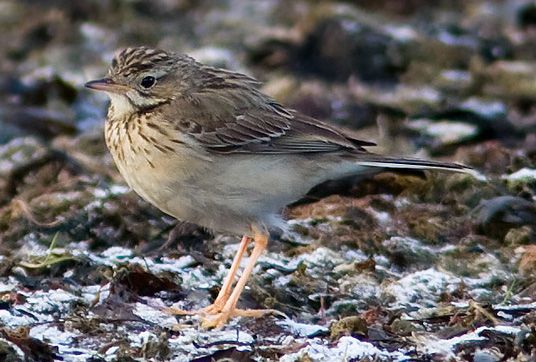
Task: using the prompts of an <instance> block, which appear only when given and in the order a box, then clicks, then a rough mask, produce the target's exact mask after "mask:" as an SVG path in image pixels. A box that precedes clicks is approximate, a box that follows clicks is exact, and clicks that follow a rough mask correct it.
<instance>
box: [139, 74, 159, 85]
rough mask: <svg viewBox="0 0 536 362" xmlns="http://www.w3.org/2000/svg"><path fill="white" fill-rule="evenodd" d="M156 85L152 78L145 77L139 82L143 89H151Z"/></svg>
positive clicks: (154, 79)
mask: <svg viewBox="0 0 536 362" xmlns="http://www.w3.org/2000/svg"><path fill="white" fill-rule="evenodd" d="M155 83H156V78H155V77H153V76H150V75H149V76H147V77H145V78H143V79H142V80H141V83H140V84H141V86H142V87H143V88H151V87H152V86H153V85H154V84H155Z"/></svg>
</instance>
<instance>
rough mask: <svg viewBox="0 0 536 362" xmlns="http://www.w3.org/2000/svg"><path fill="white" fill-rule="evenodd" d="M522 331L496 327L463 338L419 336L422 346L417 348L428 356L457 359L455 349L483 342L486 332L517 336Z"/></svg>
mask: <svg viewBox="0 0 536 362" xmlns="http://www.w3.org/2000/svg"><path fill="white" fill-rule="evenodd" d="M520 330H521V329H519V328H517V327H510V326H496V327H480V328H478V329H476V330H474V331H473V332H470V333H466V334H464V335H462V336H456V337H453V338H450V339H439V338H433V337H432V336H430V335H427V336H419V337H417V338H416V339H417V343H418V344H420V346H418V347H417V350H419V351H421V352H424V353H426V354H437V355H442V356H444V357H445V358H455V355H454V351H453V350H454V348H455V347H456V346H457V345H459V344H462V345H463V344H465V343H470V342H473V341H482V340H485V339H486V337H482V336H480V333H482V332H484V331H497V332H500V333H506V334H511V335H515V334H517V333H519V331H520Z"/></svg>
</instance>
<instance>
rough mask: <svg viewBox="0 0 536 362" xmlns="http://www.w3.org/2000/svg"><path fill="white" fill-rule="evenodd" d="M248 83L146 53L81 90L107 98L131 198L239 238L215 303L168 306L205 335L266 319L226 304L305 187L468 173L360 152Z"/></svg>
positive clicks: (350, 140)
mask: <svg viewBox="0 0 536 362" xmlns="http://www.w3.org/2000/svg"><path fill="white" fill-rule="evenodd" d="M258 86H259V82H257V81H256V80H255V79H253V78H251V77H249V76H247V75H244V74H241V73H237V72H232V71H229V70H225V69H218V68H213V67H210V66H207V65H203V64H201V63H199V62H197V61H195V60H194V59H193V58H191V57H189V56H187V55H183V54H178V53H174V52H169V51H164V50H157V49H151V48H147V47H137V48H127V49H124V50H122V51H120V52H119V53H117V55H116V56H115V57H114V59H113V61H112V65H111V67H110V69H109V71H108V75H107V76H106V77H105V78H103V79H99V80H94V81H91V82H88V83H87V84H86V87H88V88H91V89H95V90H99V91H104V92H106V93H107V94H108V95H109V97H110V99H111V103H110V107H109V109H108V116H107V121H106V124H105V138H106V144H107V146H108V148H109V149H110V152H111V153H112V156H113V159H114V161H115V163H116V165H117V167H118V169H119V171H120V173H121V175H123V177H124V178H125V180H126V182H127V183H128V184H129V186H130V187H131V188H132V189H133V190H134V191H136V192H137V193H138V194H139V195H140V196H141V197H143V198H144V199H145V200H147V201H149V202H150V203H152V204H153V205H155V206H156V207H157V208H159V209H160V210H162V211H163V212H165V213H167V214H169V215H172V216H174V217H175V218H177V219H179V220H183V221H189V222H192V223H196V224H199V225H202V226H205V227H207V228H210V229H213V230H215V231H220V232H226V233H232V234H241V235H243V237H242V242H241V243H240V246H239V249H238V252H237V254H236V256H235V258H234V260H233V262H232V265H231V268H230V270H229V272H228V275H227V277H226V279H225V281H224V283H223V286H222V288H221V290H220V292H219V294H218V296H217V298H216V299H215V301H214V303H213V304H211V305H210V306H208V307H206V308H203V309H200V310H197V311H190V312H186V311H181V310H176V313H177V314H183V313H188V314H195V313H197V314H200V315H201V317H202V318H203V319H202V321H203V322H202V325H203V326H205V327H221V326H223V325H224V324H226V323H227V321H228V320H229V318H231V317H233V316H254V317H257V316H261V315H263V314H265V313H266V312H267V311H269V310H239V309H237V308H236V304H237V301H238V299H239V297H240V294H241V293H242V290H243V289H244V287H245V285H246V282H247V280H248V278H249V277H250V275H251V273H252V271H253V267H254V266H255V263H256V261H257V259H258V258H259V256H260V255H261V254H262V252H263V251H264V250H265V249H266V246H267V243H268V238H269V232H268V230H269V229H270V228H272V227H279V228H284V225H285V223H284V221H283V219H282V217H281V210H282V209H283V208H284V207H285V206H286V205H288V204H289V203H291V202H292V201H295V200H297V199H299V198H300V197H302V196H303V195H305V194H306V193H307V191H309V190H310V189H311V188H312V187H314V186H315V185H317V184H319V183H322V182H324V181H327V180H330V179H337V178H342V177H345V176H349V175H359V174H364V173H367V174H368V173H370V171H371V170H374V169H377V170H382V169H391V168H393V169H438V170H447V171H458V172H470V168H468V167H466V166H463V165H460V164H455V163H445V162H434V161H427V160H419V159H409V158H398V157H387V156H382V155H378V154H374V153H371V152H368V151H367V150H366V149H365V148H364V147H365V146H373V145H375V144H374V143H373V142H369V141H362V140H359V139H357V138H355V136H354V135H353V134H350V133H349V132H347V131H343V130H340V129H337V128H335V127H334V126H332V125H329V124H327V123H323V122H320V121H318V120H316V119H314V118H311V117H308V116H306V115H304V114H301V113H298V112H296V111H294V110H292V109H289V108H286V107H285V106H283V105H281V104H279V103H278V102H276V101H275V100H274V99H272V98H270V97H269V96H267V95H266V94H263V93H262V92H261V91H260V90H259V88H258ZM252 241H253V242H254V248H253V251H252V252H251V255H250V257H249V261H248V263H247V265H246V267H245V268H244V270H243V272H242V275H241V276H240V278H239V279H238V281H237V282H236V284H235V279H236V278H235V276H236V274H237V270H238V268H239V265H240V261H241V259H242V257H243V255H244V252H245V251H246V248H247V246H248V244H249V243H250V242H252ZM233 286H234V288H233Z"/></svg>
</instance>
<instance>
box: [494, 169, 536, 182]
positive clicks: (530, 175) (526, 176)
mask: <svg viewBox="0 0 536 362" xmlns="http://www.w3.org/2000/svg"><path fill="white" fill-rule="evenodd" d="M502 178H503V179H505V180H508V181H531V180H536V169H533V168H527V167H525V168H522V169H521V170H518V171H516V172H514V173H511V174H510V175H504V176H502Z"/></svg>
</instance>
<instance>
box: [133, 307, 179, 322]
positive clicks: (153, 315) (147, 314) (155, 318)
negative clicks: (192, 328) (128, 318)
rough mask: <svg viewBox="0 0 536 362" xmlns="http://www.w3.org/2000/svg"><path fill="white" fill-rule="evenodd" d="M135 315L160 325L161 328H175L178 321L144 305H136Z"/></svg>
mask: <svg viewBox="0 0 536 362" xmlns="http://www.w3.org/2000/svg"><path fill="white" fill-rule="evenodd" d="M133 313H134V314H135V315H137V316H138V317H140V318H141V319H143V320H146V321H148V322H151V323H155V324H158V325H159V326H161V327H170V328H171V327H173V326H174V325H176V324H177V320H176V319H175V318H173V317H172V316H171V315H169V314H167V313H165V312H163V311H161V310H159V309H157V308H153V307H151V306H148V305H146V304H143V303H139V302H138V303H136V308H135V309H134V310H133Z"/></svg>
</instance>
